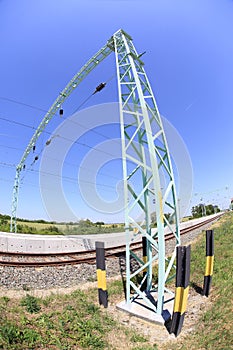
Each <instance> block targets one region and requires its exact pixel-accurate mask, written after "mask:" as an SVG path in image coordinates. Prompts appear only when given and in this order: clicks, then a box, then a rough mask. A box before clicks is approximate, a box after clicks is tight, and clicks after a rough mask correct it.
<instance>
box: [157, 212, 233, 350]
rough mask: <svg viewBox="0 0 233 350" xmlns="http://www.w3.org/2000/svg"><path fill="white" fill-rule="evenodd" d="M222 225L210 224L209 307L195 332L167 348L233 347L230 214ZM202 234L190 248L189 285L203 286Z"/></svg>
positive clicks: (232, 227)
mask: <svg viewBox="0 0 233 350" xmlns="http://www.w3.org/2000/svg"><path fill="white" fill-rule="evenodd" d="M220 222H221V224H220V225H219V224H217V225H215V226H213V229H214V245H215V253H214V256H215V258H214V259H215V260H214V272H213V279H212V286H211V289H210V296H209V299H210V301H211V303H212V306H211V308H210V309H209V310H208V311H207V312H205V313H204V314H203V315H202V316H201V319H200V320H199V322H198V324H197V327H196V330H195V332H194V333H192V334H191V335H189V336H188V337H187V338H182V343H179V342H177V343H176V344H169V345H168V347H167V348H166V347H165V348H164V349H169V350H186V349H189V350H200V349H203V350H204V349H208V350H212V349H215V350H217V349H219V350H230V349H233V333H232V324H233V313H232V296H233V290H232V280H233V270H232V266H233V240H232V232H233V213H232V212H230V213H227V214H226V215H225V216H224V217H223V218H222V219H221V221H220ZM204 252H205V235H202V236H201V238H200V239H199V240H198V242H197V243H196V244H195V245H192V251H191V288H195V289H197V287H199V289H201V288H202V286H203V280H204V277H203V274H204V271H205V254H204Z"/></svg>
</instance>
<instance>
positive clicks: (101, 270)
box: [95, 242, 108, 308]
mask: <svg viewBox="0 0 233 350" xmlns="http://www.w3.org/2000/svg"><path fill="white" fill-rule="evenodd" d="M95 247H96V273H97V285H98V296H99V304H100V305H103V306H104V307H105V308H106V307H108V292H107V282H106V268H105V251H104V242H95Z"/></svg>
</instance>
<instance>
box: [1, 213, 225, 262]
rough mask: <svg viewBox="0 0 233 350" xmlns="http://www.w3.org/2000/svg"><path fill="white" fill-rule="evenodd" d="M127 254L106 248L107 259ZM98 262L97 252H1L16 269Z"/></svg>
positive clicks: (170, 236) (184, 231) (134, 246)
mask: <svg viewBox="0 0 233 350" xmlns="http://www.w3.org/2000/svg"><path fill="white" fill-rule="evenodd" d="M222 215H223V214H222V213H221V214H219V216H217V217H216V216H215V217H214V218H212V217H211V218H208V219H206V220H205V221H202V222H199V223H197V224H194V225H192V226H189V227H186V228H184V229H181V231H180V234H181V235H185V234H188V233H190V232H191V231H194V230H197V229H199V228H201V227H203V226H205V225H207V224H210V223H211V222H213V221H215V220H217V219H218V218H219V217H220V216H222ZM171 239H174V236H173V234H171V233H168V234H166V236H165V241H169V240H171ZM140 249H142V243H141V242H135V243H131V250H132V251H137V250H140ZM124 253H125V244H124V245H120V246H117V247H110V248H105V257H106V258H112V257H116V256H119V255H122V254H124ZM95 261H96V251H95V250H88V251H80V252H74V253H56V254H55V253H52V254H51V253H21V252H19V253H18V252H0V265H1V266H14V267H30V266H31V267H41V266H61V265H68V264H82V263H88V264H94V263H95Z"/></svg>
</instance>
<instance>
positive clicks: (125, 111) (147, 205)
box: [11, 30, 180, 317]
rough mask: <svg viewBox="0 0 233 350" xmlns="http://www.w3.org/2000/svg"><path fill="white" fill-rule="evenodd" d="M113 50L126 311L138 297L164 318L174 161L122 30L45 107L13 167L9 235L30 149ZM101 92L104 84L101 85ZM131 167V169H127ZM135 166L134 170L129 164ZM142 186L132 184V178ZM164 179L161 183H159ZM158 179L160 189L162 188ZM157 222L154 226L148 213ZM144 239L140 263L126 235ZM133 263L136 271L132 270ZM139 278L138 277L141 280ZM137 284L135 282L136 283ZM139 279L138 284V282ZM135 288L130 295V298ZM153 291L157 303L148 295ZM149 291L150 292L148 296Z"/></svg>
mask: <svg viewBox="0 0 233 350" xmlns="http://www.w3.org/2000/svg"><path fill="white" fill-rule="evenodd" d="M112 52H115V57H116V68H117V78H118V92H119V102H120V125H121V142H122V165H123V182H124V202H125V203H124V204H125V206H124V207H125V232H126V237H127V243H126V308H127V309H128V310H130V308H131V304H132V303H133V302H135V301H136V300H137V298H140V299H143V300H144V301H145V303H146V305H147V306H148V307H149V308H150V309H152V310H153V311H154V312H155V313H156V314H157V315H159V316H160V317H162V316H161V315H162V312H163V304H164V294H165V292H166V291H167V288H166V282H167V280H168V279H169V278H170V275H171V274H172V269H173V267H174V261H175V255H176V254H175V248H174V252H173V254H172V256H171V259H169V261H168V262H167V258H166V246H165V238H164V236H165V228H166V227H168V229H169V231H171V232H172V233H173V235H174V238H175V242H176V244H175V245H176V246H177V245H179V244H180V232H179V217H178V205H177V198H176V189H175V181H174V175H173V170H172V163H171V159H170V154H169V150H168V145H167V140H166V136H165V133H164V129H163V125H162V121H161V117H160V115H159V111H158V108H157V105H156V101H155V98H154V95H153V92H152V89H151V87H150V84H149V81H148V78H147V76H146V73H145V70H144V63H143V61H142V60H141V56H142V55H138V53H137V52H136V49H135V47H134V45H133V43H132V38H131V37H130V36H129V35H128V34H127V33H126V32H124V31H123V30H119V31H117V32H116V33H115V34H114V35H113V36H112V37H111V38H110V39H109V40H108V41H107V43H106V45H104V46H103V47H102V48H101V49H100V50H99V51H98V52H97V53H96V54H95V55H94V56H93V57H92V58H91V59H90V60H89V61H88V62H87V63H86V64H85V65H84V66H83V67H82V69H81V70H80V71H79V72H78V73H77V74H76V75H75V76H74V77H73V79H72V80H71V81H70V82H69V83H68V85H67V86H66V87H65V89H64V90H63V91H62V92H61V93H60V95H59V96H58V98H57V99H56V101H55V102H54V104H53V105H52V107H51V108H50V109H49V111H48V112H47V114H46V115H45V117H44V118H43V120H42V121H41V123H40V125H39V127H38V128H37V130H36V132H35V133H34V135H33V136H32V138H31V141H30V142H29V144H28V146H27V148H26V150H25V152H24V154H23V156H22V158H21V161H20V163H19V164H18V166H17V168H16V176H15V183H14V188H13V201H12V218H11V231H14V232H16V230H17V226H16V211H17V203H18V191H19V182H20V174H21V171H22V169H23V168H24V164H25V160H26V158H27V157H28V155H29V154H30V152H31V151H32V149H33V147H34V145H35V143H36V141H37V139H38V138H39V136H40V135H41V133H42V132H43V130H44V129H45V128H46V125H47V124H48V123H49V121H50V120H51V119H52V118H53V116H54V115H55V114H56V112H57V110H58V109H60V108H61V106H62V104H63V102H64V101H65V100H66V99H67V98H68V97H69V95H70V94H71V93H72V92H73V91H74V89H76V88H77V86H78V85H79V84H80V83H81V81H82V80H83V79H84V78H85V77H86V76H87V75H88V74H89V73H90V72H91V71H92V70H93V69H94V68H95V67H96V66H97V65H98V64H99V63H100V62H102V61H103V60H104V59H105V58H106V57H107V56H108V55H109V54H110V53H112ZM99 88H100V89H101V88H102V86H99ZM129 164H130V166H129ZM132 164H133V166H132ZM139 176H140V178H141V183H137V186H132V185H131V184H132V182H133V179H134V178H136V179H137V181H138V178H139ZM161 179H162V180H161ZM161 181H162V185H161ZM136 207H137V208H139V209H140V211H141V212H142V217H143V220H142V222H138V221H137V219H136V218H135V217H134V214H133V213H134V212H135V208H136ZM152 213H153V214H154V216H155V218H156V225H155V227H154V228H152V222H151V221H152V220H151V216H152V215H151V214H152ZM132 230H134V232H135V236H139V235H140V236H141V237H142V240H143V259H142V258H141V257H140V256H138V255H136V254H135V253H133V252H132V251H131V249H130V248H131V243H132V241H131V239H130V232H131V231H132ZM132 258H134V259H136V262H137V263H136V264H134V265H135V266H136V267H134V271H132V270H131V269H130V265H131V262H132ZM156 260H157V261H158V276H157V278H156V282H155V281H153V278H152V265H153V263H154V262H155V261H156ZM140 276H141V278H139V277H140ZM135 280H136V281H137V282H135ZM139 281H140V282H139ZM132 290H133V294H132ZM152 290H153V291H156V292H157V297H158V300H157V302H156V303H154V302H153V300H152V299H153V298H151V297H148V296H149V295H150V293H151V292H152ZM148 293H149V294H148Z"/></svg>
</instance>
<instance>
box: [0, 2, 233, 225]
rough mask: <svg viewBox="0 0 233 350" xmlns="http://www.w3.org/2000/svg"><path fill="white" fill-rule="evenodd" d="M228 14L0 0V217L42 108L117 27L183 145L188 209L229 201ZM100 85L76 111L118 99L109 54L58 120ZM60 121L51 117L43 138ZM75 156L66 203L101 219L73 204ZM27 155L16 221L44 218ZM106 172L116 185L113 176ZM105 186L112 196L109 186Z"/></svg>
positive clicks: (165, 5)
mask: <svg viewBox="0 0 233 350" xmlns="http://www.w3.org/2000/svg"><path fill="white" fill-rule="evenodd" d="M232 13H233V1H230V0H221V1H220V0H218V1H217V0H204V1H203V0H189V1H187V0H158V1H157V0H156V1H154V0H153V1H152V0H151V1H150V0H144V1H142V0H138V1H137V0H134V1H133V0H132V1H127V0H121V1H119V0H112V1H111V0H108V1H101V0H92V1H90V0H86V1H77V0H56V1H55V0H40V1H30V0H20V1H19V0H16V1H15V0H14V1H13V0H1V1H0V48H1V64H0V78H1V80H0V171H1V173H0V191H1V195H0V198H1V200H0V213H6V214H10V211H11V200H12V189H13V182H14V175H15V165H16V164H18V162H19V161H20V159H21V156H22V153H23V151H24V149H25V147H26V146H27V144H28V142H29V140H30V138H31V136H32V134H33V132H34V131H35V128H36V127H37V126H38V124H39V123H40V121H41V120H42V118H43V116H44V113H45V111H46V110H48V109H49V107H50V106H51V105H52V103H53V102H54V100H55V99H56V97H57V96H58V94H59V93H60V91H61V90H62V89H63V88H64V87H65V85H66V84H67V83H68V82H69V80H70V79H71V78H72V77H73V76H74V74H75V73H76V72H78V71H79V69H80V68H81V67H82V66H83V65H84V64H85V63H86V61H87V60H89V58H91V57H92V55H93V54H94V53H95V52H97V51H98V50H99V49H100V48H101V47H102V46H103V45H104V44H105V43H106V41H107V40H108V39H109V38H110V37H111V35H112V34H113V33H114V32H116V31H117V30H118V29H120V28H123V29H124V30H125V31H126V32H128V33H129V34H130V35H131V36H132V37H133V40H134V45H135V47H136V49H137V51H138V52H139V53H140V52H144V51H146V54H145V55H144V56H143V61H144V62H145V70H146V73H147V75H148V78H149V80H150V83H151V85H152V88H153V91H154V95H155V98H156V101H157V104H158V107H159V110H160V113H161V114H162V115H163V116H164V117H166V118H167V119H168V120H169V122H170V123H171V124H172V125H173V126H174V127H175V128H176V130H177V132H178V133H179V134H180V136H181V137H182V139H183V141H184V142H185V144H186V146H187V149H188V151H189V154H190V157H191V161H192V167H193V196H192V201H191V205H194V204H198V203H199V202H200V200H201V199H202V201H203V202H205V203H214V204H215V203H216V204H218V205H219V206H220V207H223V206H224V207H226V206H228V205H229V199H230V198H231V197H233V177H232V174H233V161H232V152H231V149H232V131H233V121H232V120H233V118H232V117H233V98H232V92H233V40H232V37H233V21H232ZM102 81H108V84H107V86H106V88H105V89H104V90H103V91H102V92H101V93H99V94H96V95H94V96H93V97H92V98H90V99H89V100H88V101H87V103H86V104H85V105H84V106H83V108H84V107H85V108H87V107H89V106H91V105H96V104H101V103H107V102H115V101H117V100H118V96H117V82H116V69H115V59H114V54H112V55H111V56H110V57H108V58H107V59H106V61H104V62H103V63H102V64H101V65H99V66H98V67H97V69H96V70H95V71H94V72H92V73H91V74H90V75H89V76H88V77H87V78H86V79H85V81H83V82H82V84H81V85H80V87H79V88H78V89H77V90H76V91H75V92H74V94H72V96H71V97H70V99H69V101H67V103H66V104H64V106H63V107H64V113H65V117H68V116H70V115H71V114H72V113H73V112H74V111H75V110H76V109H77V108H78V107H79V106H80V105H81V104H82V102H83V101H84V100H85V99H87V98H88V97H89V96H90V94H91V93H92V92H93V91H94V89H95V87H96V86H97V85H98V84H99V83H100V82H102ZM60 123H61V120H60V119H59V116H57V117H55V118H54V119H53V120H52V121H51V123H50V124H49V125H48V127H47V129H46V130H47V132H48V133H49V132H50V133H52V132H53V131H54V130H55V129H56V128H57V127H58V126H59V124H60ZM48 133H47V134H46V133H44V134H43V135H42V136H41V138H40V140H38V143H37V149H36V152H40V150H42V149H43V147H44V144H45V142H46V140H47V139H48V138H49V134H48ZM96 135H97V134H95V136H96ZM89 141H90V139H88V138H87V139H86V140H85V142H86V143H88V142H89ZM96 142H97V141H96ZM74 154H75V151H74V153H72V152H71V154H70V155H69V159H67V168H66V170H65V175H66V176H67V177H69V179H65V180H64V186H65V187H67V197H69V196H70V201H72V200H77V201H78V203H79V205H80V215H79V216H80V217H90V218H91V219H93V220H101V219H102V220H103V221H105V219H106V218H105V217H102V216H101V214H96V215H94V214H93V213H90V212H89V211H88V208H85V206H82V204H81V200H80V199H77V198H76V199H75V198H73V197H75V196H76V194H77V193H76V192H75V191H76V190H75V191H74V190H73V189H72V186H76V184H75V180H74V179H75V177H76V176H77V164H78V163H77V159H76V158H75V156H74ZM33 157H34V155H31V158H29V159H28V163H27V168H26V169H31V170H30V171H29V170H28V171H27V172H25V174H23V182H22V186H21V189H20V195H19V206H18V216H19V217H26V218H45V219H48V216H47V214H46V211H45V209H44V206H43V203H42V200H41V195H40V189H39V176H38V171H39V166H40V163H39V162H40V160H39V161H38V163H37V164H35V165H33V167H32V168H30V164H31V163H32V162H33ZM68 163H69V164H68ZM104 171H105V173H104V176H105V180H104V181H105V183H104V184H105V185H106V181H107V180H106V176H107V175H108V174H109V178H110V177H111V176H112V170H111V169H110V168H109V167H108V166H106V167H105V169H104ZM114 175H115V180H117V181H118V180H119V177H120V175H121V172H120V170H119V174H114ZM109 178H108V180H109ZM113 178H114V176H113ZM102 180H103V178H102V179H101V176H100V177H98V181H100V183H101V181H102ZM109 181H110V180H109ZM108 184H109V186H110V187H109V191H110V192H111V189H112V190H113V184H112V183H108ZM69 191H70V192H69ZM72 198H73V199H72ZM81 207H82V210H81ZM83 208H85V210H83ZM65 219H66V218H61V220H65ZM119 220H120V219H119Z"/></svg>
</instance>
